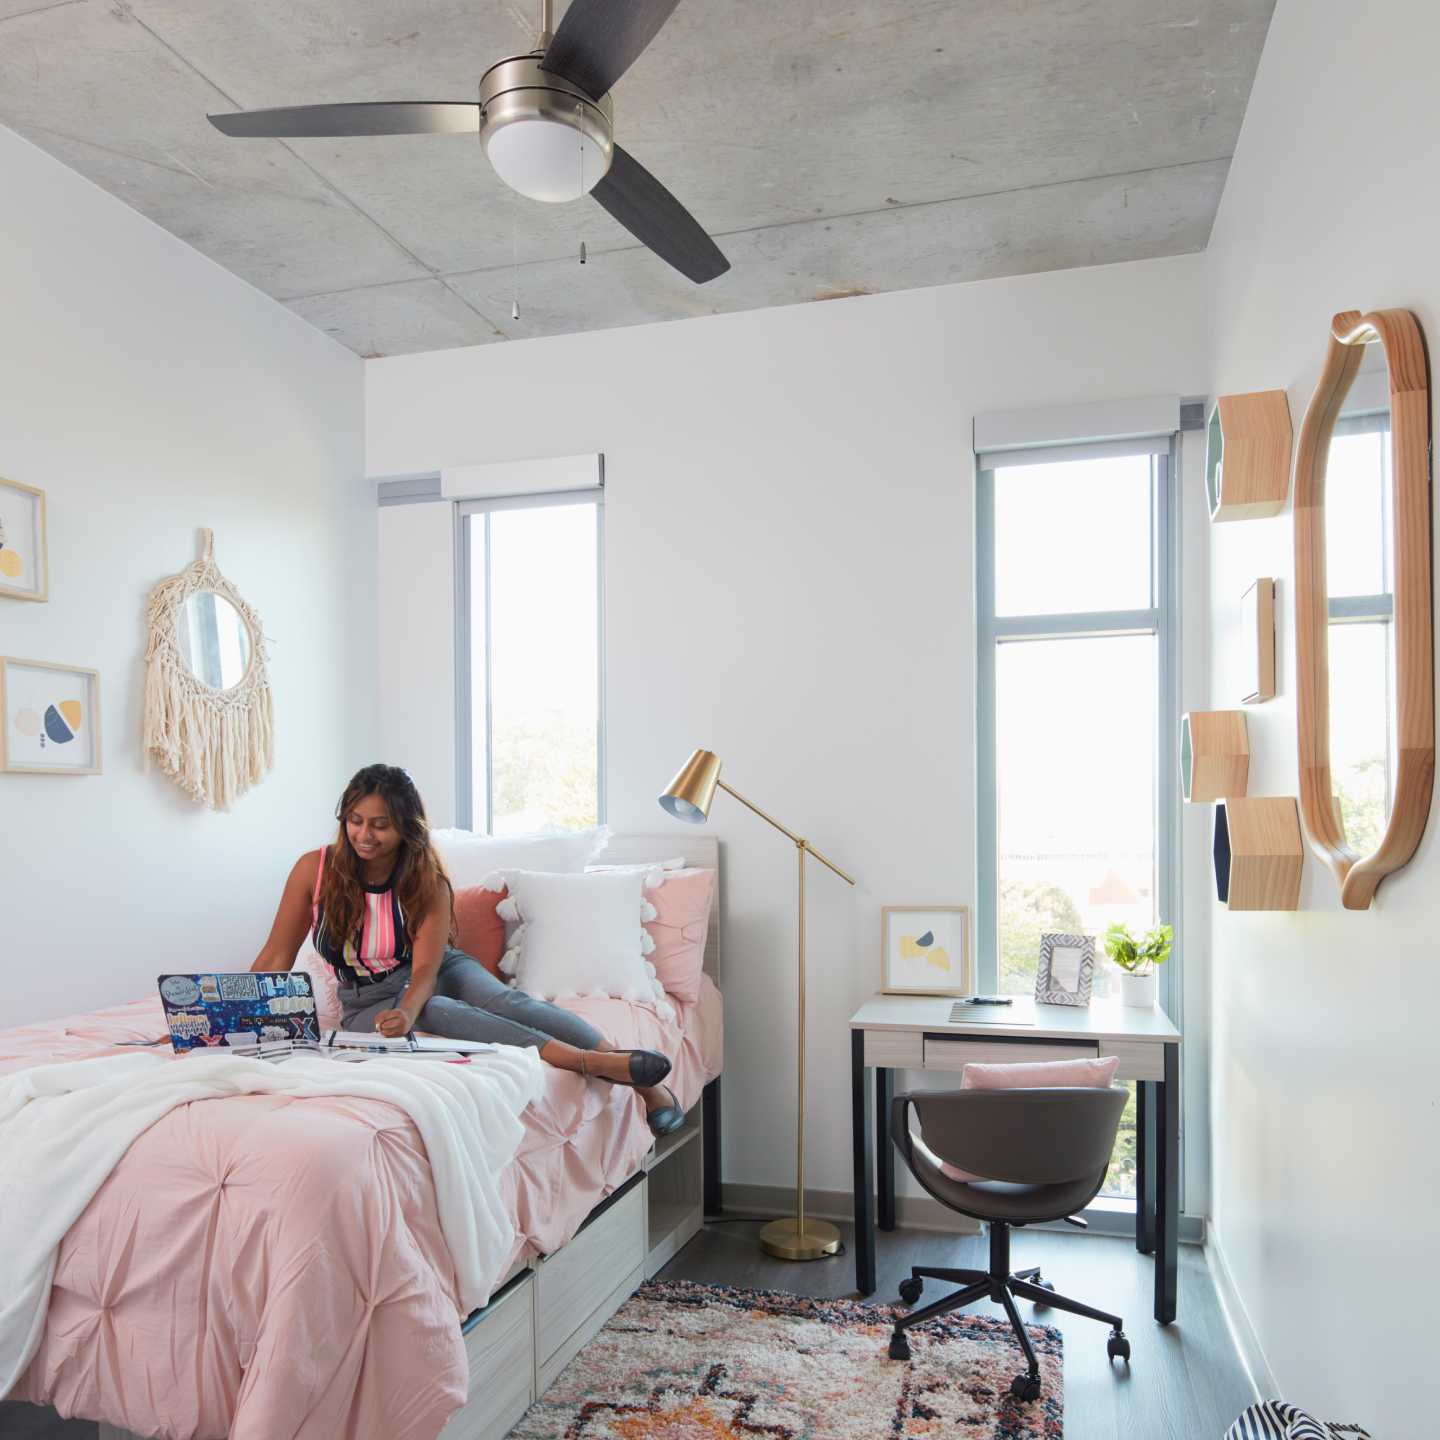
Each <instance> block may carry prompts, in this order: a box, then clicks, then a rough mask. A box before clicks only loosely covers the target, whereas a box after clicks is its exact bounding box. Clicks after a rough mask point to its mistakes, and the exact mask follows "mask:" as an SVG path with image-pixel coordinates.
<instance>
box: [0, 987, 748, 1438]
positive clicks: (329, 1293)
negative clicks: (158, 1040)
mask: <svg viewBox="0 0 1440 1440" xmlns="http://www.w3.org/2000/svg"><path fill="white" fill-rule="evenodd" d="M566 1003H567V1008H570V1009H573V1010H575V1011H576V1012H578V1013H580V1014H583V1015H584V1016H585V1017H586V1018H587V1019H589V1020H590V1021H591V1022H592V1023H593V1024H595V1025H596V1026H597V1027H598V1028H599V1029H600V1030H601V1031H603V1032H604V1033H605V1034H606V1035H607V1036H608V1037H609V1039H610V1040H611V1041H612V1042H613V1043H614V1044H616V1045H618V1046H620V1047H622V1048H627V1049H628V1048H634V1047H639V1046H645V1047H649V1048H652V1049H657V1050H662V1051H664V1052H665V1053H666V1054H668V1055H670V1056H671V1057H672V1059H673V1060H674V1070H673V1071H672V1073H671V1076H670V1084H671V1085H672V1086H673V1088H674V1090H675V1091H676V1093H677V1095H678V1096H679V1098H680V1101H681V1103H682V1104H683V1105H684V1106H685V1107H686V1108H687V1109H688V1108H689V1107H690V1106H691V1105H693V1104H694V1103H695V1101H696V1100H697V1099H698V1098H699V1095H700V1091H701V1089H702V1088H703V1087H704V1085H705V1084H706V1082H707V1081H709V1080H712V1079H714V1078H715V1076H716V1075H718V1074H719V1073H720V1068H721V1054H722V1019H721V1014H722V1012H721V1004H720V996H719V992H718V991H716V989H715V988H714V986H713V985H711V984H710V982H709V980H708V979H707V980H706V981H705V982H704V988H703V990H702V993H701V996H700V1001H699V1003H698V1004H696V1005H693V1006H680V1005H677V1011H678V1018H677V1020H676V1021H675V1022H673V1023H666V1022H664V1021H662V1020H660V1019H659V1017H658V1016H656V1014H655V1012H654V1011H653V1010H650V1009H646V1008H644V1007H642V1006H638V1005H632V1004H630V1003H628V1002H627V1001H623V1000H595V999H584V1000H573V1001H568V1002H566ZM164 1029H165V1023H164V1019H163V1017H162V1013H161V1009H160V1003H159V1001H158V999H157V1000H141V1001H136V1002H134V1003H133V1004H130V1005H122V1006H117V1007H115V1008H113V1009H110V1010H101V1011H97V1012H95V1013H94V1014H90V1015H81V1016H75V1017H72V1018H70V1019H68V1020H56V1021H51V1022H49V1023H47V1024H41V1025H29V1026H22V1027H20V1028H19V1029H11V1030H0V1074H5V1073H9V1072H12V1071H15V1070H20V1069H25V1068H27V1067H29V1066H32V1065H43V1064H47V1063H53V1062H55V1061H58V1060H76V1059H80V1058H82V1057H85V1056H89V1055H101V1054H106V1053H110V1052H111V1051H112V1050H113V1048H114V1047H115V1045H116V1043H117V1042H119V1041H125V1040H140V1039H146V1038H153V1037H155V1036H158V1035H160V1034H161V1033H163V1032H164ZM168 1043H169V1042H168V1041H166V1042H165V1048H167V1049H168ZM177 1063H183V1062H180V1061H177ZM547 1077H548V1085H547V1089H546V1094H545V1098H544V1099H543V1100H542V1101H540V1102H539V1103H537V1104H535V1105H532V1106H531V1107H530V1109H529V1110H527V1111H526V1112H525V1114H524V1116H523V1117H522V1118H523V1120H524V1122H525V1127H526V1137H525V1140H524V1141H523V1142H522V1144H521V1147H520V1151H519V1153H518V1154H517V1156H516V1158H515V1160H514V1161H513V1162H512V1163H511V1165H510V1167H509V1169H508V1171H507V1173H506V1175H505V1177H504V1183H503V1185H502V1192H503V1194H504V1196H505V1202H506V1204H507V1206H508V1207H509V1210H510V1216H511V1219H512V1221H513V1222H514V1225H515V1230H516V1243H515V1253H514V1256H513V1259H514V1260H515V1261H516V1262H519V1261H522V1260H525V1259H528V1258H530V1257H531V1256H534V1255H543V1254H548V1253H550V1252H551V1251H553V1250H556V1249H558V1248H559V1247H560V1246H561V1245H563V1244H565V1242H566V1241H568V1240H569V1239H570V1237H571V1236H572V1235H573V1234H574V1233H575V1231H576V1230H577V1229H578V1228H579V1226H580V1223H581V1221H582V1220H583V1219H584V1218H585V1216H586V1215H587V1214H588V1213H589V1212H590V1210H591V1209H592V1208H593V1207H594V1206H595V1205H596V1204H597V1203H598V1202H599V1201H600V1200H601V1199H602V1198H603V1197H604V1196H605V1195H607V1194H609V1193H610V1191H612V1190H613V1189H615V1188H616V1187H617V1186H618V1185H620V1184H621V1183H623V1182H624V1181H625V1180H626V1179H628V1178H629V1176H630V1175H631V1174H633V1173H634V1171H635V1170H636V1168H637V1167H638V1166H639V1164H640V1161H641V1158H642V1157H643V1156H644V1154H645V1152H646V1151H647V1150H648V1149H649V1147H650V1145H651V1143H652V1142H651V1135H650V1132H649V1129H648V1128H647V1127H646V1124H645V1118H644V1109H643V1107H642V1106H641V1104H640V1101H639V1099H638V1098H637V1097H636V1096H635V1094H634V1092H633V1091H630V1090H627V1089H624V1088H622V1087H620V1086H612V1085H606V1084H603V1083H596V1082H587V1081H585V1080H582V1079H581V1078H580V1077H579V1076H576V1075H570V1074H567V1073H565V1072H563V1071H559V1070H549V1071H548V1072H547ZM466 1385H467V1369H466V1361H465V1351H464V1348H463V1346H462V1344H461V1338H460V1328H459V1325H458V1324H457V1317H456V1308H455V1277H454V1273H453V1270H452V1267H451V1263H450V1257H449V1253H448V1251H447V1250H446V1248H445V1242H444V1239H443V1236H442V1234H441V1230H440V1223H439V1219H438V1217H437V1214H436V1207H435V1191H434V1186H433V1184H432V1181H431V1177H430V1167H429V1163H428V1161H427V1159H426V1155H425V1148H424V1145H423V1144H422V1143H421V1140H420V1137H419V1135H418V1134H417V1132H416V1130H415V1128H414V1126H413V1125H412V1124H411V1122H410V1120H409V1118H408V1117H407V1116H406V1115H405V1114H404V1113H403V1112H402V1111H400V1110H397V1109H394V1108H393V1107H391V1106H388V1105H374V1104H371V1103H367V1102H364V1101H361V1100H358V1099H349V1098H333V1099H313V1100H289V1099H283V1098H279V1097H274V1096H261V1095H248V1096H243V1097H237V1098H235V1099H228V1100H207V1101H203V1102H200V1103H197V1104H191V1105H186V1106H183V1107H181V1108H179V1109H177V1110H174V1111H172V1112H171V1113H170V1114H169V1115H167V1116H166V1117H165V1118H164V1119H163V1120H161V1121H160V1122H159V1123H157V1124H156V1125H154V1126H152V1127H151V1129H150V1130H149V1131H147V1132H146V1133H145V1135H143V1136H142V1137H141V1138H140V1140H138V1141H137V1142H136V1143H135V1145H133V1146H132V1147H131V1149H130V1151H129V1152H128V1154H127V1155H126V1156H125V1158H124V1160H122V1161H121V1163H120V1164H119V1165H118V1166H116V1168H115V1170H114V1171H113V1173H112V1174H111V1176H110V1178H109V1180H107V1181H106V1183H105V1184H104V1186H103V1187H102V1188H101V1189H100V1191H99V1193H98V1194H97V1195H96V1196H95V1198H94V1200H93V1201H92V1202H91V1204H90V1206H89V1207H88V1209H86V1211H85V1213H84V1214H83V1215H82V1216H81V1217H80V1219H79V1220H78V1221H77V1222H76V1223H75V1225H74V1226H72V1227H71V1230H70V1232H69V1234H68V1235H67V1236H66V1238H65V1243H64V1245H63V1246H62V1247H61V1250H60V1259H59V1265H58V1268H57V1270H56V1275H55V1284H54V1288H53V1290H52V1292H51V1301H50V1313H49V1318H48V1321H47V1324H46V1329H45V1337H44V1339H43V1341H42V1342H41V1346H40V1350H39V1352H38V1353H37V1355H36V1356H35V1358H34V1360H33V1361H32V1362H31V1365H30V1368H29V1369H28V1370H27V1371H26V1373H25V1375H24V1377H23V1378H22V1379H21V1381H20V1383H19V1384H18V1385H17V1386H16V1388H15V1389H14V1391H13V1392H12V1395H11V1398H13V1399H17V1400H33V1401H35V1402H37V1403H39V1404H51V1405H54V1406H55V1407H56V1409H57V1410H59V1412H60V1413H61V1414H62V1415H66V1416H81V1417H84V1418H87V1419H94V1420H105V1421H108V1422H109V1423H110V1424H112V1425H117V1426H120V1427H121V1428H123V1429H127V1430H133V1431H134V1432H135V1433H136V1434H138V1435H146V1436H163V1437H165V1440H225V1437H227V1436H228V1437H229V1440H288V1437H295V1440H379V1437H382V1436H383V1437H386V1440H433V1437H434V1436H435V1435H437V1434H438V1433H439V1431H440V1429H441V1428H442V1426H443V1425H444V1423H445V1421H446V1419H447V1418H448V1417H449V1415H450V1414H451V1413H452V1412H453V1411H454V1410H455V1409H457V1408H458V1407H459V1406H460V1405H462V1404H464V1402H465V1398H466Z"/></svg>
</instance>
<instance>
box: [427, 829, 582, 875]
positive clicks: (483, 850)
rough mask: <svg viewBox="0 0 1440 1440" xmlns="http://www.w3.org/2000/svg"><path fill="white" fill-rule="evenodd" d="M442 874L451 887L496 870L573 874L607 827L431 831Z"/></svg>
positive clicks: (580, 870) (577, 872) (579, 870)
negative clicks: (528, 831) (497, 832)
mask: <svg viewBox="0 0 1440 1440" xmlns="http://www.w3.org/2000/svg"><path fill="white" fill-rule="evenodd" d="M430 838H431V840H432V841H434V843H435V848H436V850H437V851H439V853H440V859H441V861H442V862H443V864H444V866H445V873H446V874H447V875H449V877H450V883H451V884H452V885H453V886H454V887H455V888H456V889H457V890H468V889H469V888H470V887H471V886H472V885H479V884H480V883H481V882H482V881H483V880H484V879H485V877H486V876H487V875H491V874H493V873H494V872H495V871H496V870H546V871H550V872H552V873H558V874H565V875H578V874H580V873H581V872H582V871H583V870H584V869H585V866H586V865H587V864H588V863H589V862H590V861H591V860H593V859H594V858H595V857H596V856H597V855H598V854H599V853H600V851H601V850H603V849H604V848H605V844H606V842H607V841H608V840H609V839H610V831H609V829H608V827H606V826H604V825H601V826H599V827H598V828H596V829H594V830H541V831H536V832H535V833H534V834H532V835H476V834H475V833H474V832H473V831H471V830H432V831H431V832H430Z"/></svg>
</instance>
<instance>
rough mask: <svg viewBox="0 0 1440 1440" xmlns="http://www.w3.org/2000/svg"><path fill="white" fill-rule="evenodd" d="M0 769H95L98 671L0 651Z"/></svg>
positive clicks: (12, 771)
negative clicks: (20, 658) (3, 653)
mask: <svg viewBox="0 0 1440 1440" xmlns="http://www.w3.org/2000/svg"><path fill="white" fill-rule="evenodd" d="M0 771H4V772H5V773H6V774H8V775H98V774H99V773H100V675H99V672H98V671H95V670H86V669H84V668H83V667H81V666H78V665H52V664H50V663H49V662H48V661H46V660H17V659H15V658H14V657H13V656H10V655H0Z"/></svg>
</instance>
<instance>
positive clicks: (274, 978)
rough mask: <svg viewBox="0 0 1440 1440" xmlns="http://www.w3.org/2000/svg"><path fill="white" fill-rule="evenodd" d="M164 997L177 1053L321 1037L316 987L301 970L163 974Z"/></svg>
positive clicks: (316, 1041)
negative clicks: (213, 1047)
mask: <svg viewBox="0 0 1440 1440" xmlns="http://www.w3.org/2000/svg"><path fill="white" fill-rule="evenodd" d="M158 979H159V984H160V1003H161V1004H162V1005H164V1007H165V1021H166V1023H167V1024H168V1025H169V1027H170V1043H171V1045H173V1046H174V1047H175V1052H176V1053H177V1054H184V1052H185V1051H187V1050H197V1049H202V1048H206V1047H211V1046H219V1047H222V1048H224V1047H229V1048H231V1049H240V1048H241V1047H253V1046H255V1045H262V1044H269V1043H271V1042H273V1041H277V1040H289V1041H298V1042H302V1043H304V1042H308V1043H309V1044H312V1045H318V1044H319V1043H320V1020H319V1016H318V1015H317V1014H316V1011H315V992H314V990H313V989H312V987H311V984H310V977H309V976H308V975H307V974H305V973H304V972H303V971H295V970H270V971H264V970H262V971H251V970H242V971H238V972H229V973H227V972H225V971H223V970H222V971H211V972H209V973H207V974H201V975H161V976H159V977H158Z"/></svg>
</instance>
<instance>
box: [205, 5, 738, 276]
mask: <svg viewBox="0 0 1440 1440" xmlns="http://www.w3.org/2000/svg"><path fill="white" fill-rule="evenodd" d="M679 3H680V0H572V3H571V5H570V7H569V9H568V10H566V12H565V18H564V19H563V20H561V22H560V28H559V29H558V30H556V31H555V32H554V34H553V35H552V34H551V30H550V20H551V0H541V6H540V39H539V43H538V44H537V45H536V47H535V49H534V50H533V51H531V52H530V53H529V54H527V55H515V56H511V57H510V58H509V59H507V60H501V61H500V62H499V63H498V64H495V65H492V66H491V67H490V68H489V69H488V70H487V71H486V72H485V73H484V74H483V75H482V76H481V77H480V99H479V101H478V102H476V101H472V100H383V101H377V102H374V103H360V104H347V105H294V106H287V107H284V108H282V109H277V110H242V111H237V112H235V113H233V114H229V115H211V116H210V117H209V120H210V123H211V124H212V125H214V126H215V128H216V129H217V130H220V131H221V132H223V133H224V134H226V135H234V136H250V137H253V136H264V137H268V138H272V139H282V138H302V137H303V138H307V139H308V138H319V137H322V136H349V135H461V134H465V135H476V134H478V135H479V137H480V143H481V145H482V146H483V147H484V149H485V154H486V157H487V158H488V159H489V161H490V164H491V165H492V166H493V167H494V169H495V173H496V174H497V175H499V177H500V178H501V179H502V180H503V181H504V182H505V183H506V184H507V185H509V186H510V187H511V188H512V189H514V190H518V191H519V192H520V194H522V195H526V196H529V197H530V198H531V199H532V200H546V201H552V202H555V201H565V200H578V199H579V198H580V197H581V196H582V195H585V194H591V195H593V196H594V197H595V198H596V199H597V200H598V201H599V202H600V204H601V205H603V206H604V207H605V209H606V210H608V211H609V212H610V214H611V215H612V216H613V217H614V218H615V219H616V220H618V221H619V222H620V224H622V225H623V226H624V227H625V228H626V229H627V230H628V231H629V232H630V233H631V234H632V235H633V236H634V237H635V238H636V239H637V240H639V241H640V242H641V243H642V244H643V245H646V246H648V247H649V248H650V249H651V250H653V251H654V252H655V254H657V255H658V256H659V257H660V258H661V259H662V260H664V261H666V262H667V263H668V264H670V265H673V266H674V267H675V269H677V270H678V271H680V273H681V274H682V275H684V276H686V278H687V279H690V280H693V281H694V282H695V283H696V284H697V285H703V284H704V283H705V282H706V281H707V280H713V279H715V277H716V276H717V275H723V274H724V273H725V272H726V271H727V270H728V269H729V268H730V262H729V261H728V260H727V259H726V258H725V256H724V255H722V254H721V253H720V249H719V247H718V246H717V245H716V244H715V242H714V241H713V240H712V239H711V238H710V237H709V236H708V235H707V234H706V233H705V232H704V230H702V229H701V228H700V225H699V223H698V222H697V221H696V220H695V218H694V216H692V215H691V214H690V212H689V211H688V210H686V208H685V207H684V206H683V205H682V204H681V203H680V202H679V201H678V200H677V199H676V198H675V197H674V196H673V195H672V194H671V193H670V192H669V191H668V190H667V189H666V188H665V187H664V186H663V185H662V184H661V183H660V182H659V181H658V180H657V179H656V178H655V177H654V176H653V175H652V174H651V173H650V172H649V171H648V170H647V169H646V168H645V167H644V166H643V165H641V164H640V162H639V161H638V160H636V159H635V158H634V157H633V156H632V155H630V154H629V152H628V151H626V150H623V149H622V148H621V147H620V146H619V145H617V144H616V143H615V138H614V134H615V111H614V103H613V101H612V99H611V96H610V87H611V86H612V85H614V83H615V82H616V81H617V80H618V79H619V78H620V77H621V76H622V75H623V74H624V73H625V72H626V71H627V70H628V69H629V68H630V66H631V65H632V64H634V62H635V61H636V59H638V58H639V56H640V53H641V52H642V51H643V50H644V49H645V47H646V46H647V45H648V44H649V43H650V42H651V41H652V40H653V39H654V38H655V36H656V34H657V33H658V32H659V30H660V27H661V26H662V25H663V24H664V23H665V22H666V21H667V20H668V19H669V18H670V15H671V12H672V11H673V10H674V9H675V7H676V5H678V4H679Z"/></svg>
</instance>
